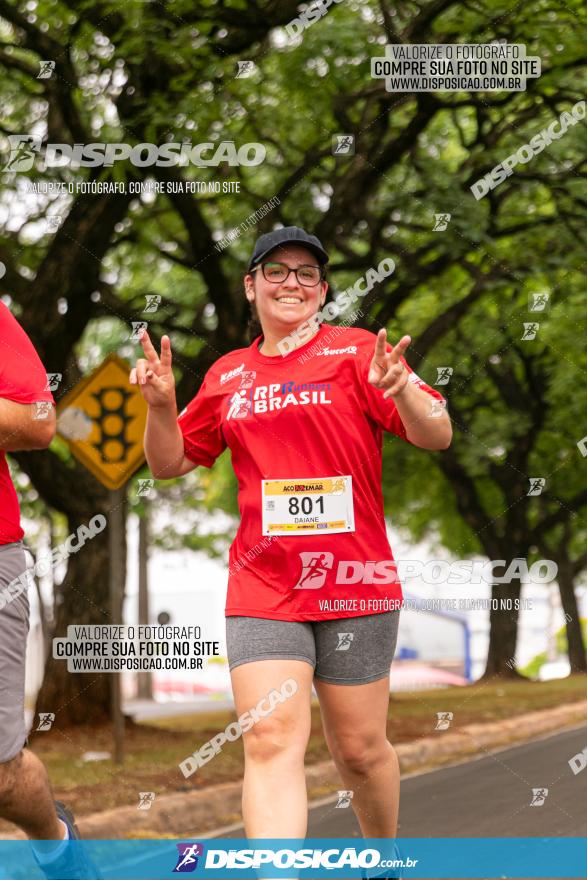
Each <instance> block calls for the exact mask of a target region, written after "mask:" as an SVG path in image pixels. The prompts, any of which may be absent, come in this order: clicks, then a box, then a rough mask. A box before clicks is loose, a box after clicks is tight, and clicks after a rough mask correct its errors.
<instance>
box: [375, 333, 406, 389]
mask: <svg viewBox="0 0 587 880" xmlns="http://www.w3.org/2000/svg"><path fill="white" fill-rule="evenodd" d="M411 341H412V340H411V337H410V336H402V338H401V339H400V341H399V342H398V344H397V345H396V346H394V349H393V351H391V352H388V351H386V350H385V344H386V342H387V330H386V329H385V327H383V328H382V329H381V330H380V331H379V333H378V334H377V341H376V342H375V353H374V354H373V360H372V361H371V365H370V367H369V375H368V381H369V383H370V384H371V385H374V386H375V388H382V389H384V391H385V393H384V395H383V396H384V397H395V396H397V395H398V394H401V393H402V391H403V390H404V388H405V387H406V385H407V384H408V382H409V373H408V371H407V370H406V368H405V367H404V365H403V364H402V362H401V361H400V357H401V356H402V355H403V353H404V351H405V350H406V349H407V347H408V345H409V344H410V342H411Z"/></svg>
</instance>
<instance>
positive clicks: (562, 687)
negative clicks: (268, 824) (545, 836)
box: [0, 675, 587, 830]
mask: <svg viewBox="0 0 587 880" xmlns="http://www.w3.org/2000/svg"><path fill="white" fill-rule="evenodd" d="M585 699H587V676H579V675H575V676H571V677H569V678H567V679H560V680H557V681H550V682H530V681H522V682H517V681H516V682H490V683H483V684H476V685H471V686H469V687H454V688H442V689H435V690H428V691H417V692H412V693H401V694H395V695H393V696H392V697H391V700H390V706H389V712H388V728H387V729H388V738H389V740H390V742H392V743H394V744H397V743H401V742H410V741H413V740H416V739H418V738H420V737H423V736H430V735H433V733H434V728H435V726H436V721H437V715H436V713H437V712H452V713H453V716H454V717H453V720H452V722H451V727H450V729H451V730H458V729H459V728H461V727H463V726H464V725H467V724H471V723H479V722H487V721H496V720H499V719H500V718H511V717H513V716H515V715H519V714H522V713H524V712H531V711H536V710H539V709H546V708H553V707H556V706H560V705H562V704H563V703H572V702H578V701H580V700H585ZM235 718H236V716H235V714H234V713H233V712H228V711H218V712H208V713H205V714H202V715H184V716H180V717H175V718H169V719H161V720H158V721H151V722H149V724H148V725H147V724H137V725H129V726H128V727H127V731H126V746H125V747H126V759H125V763H124V766H123V767H122V768H120V767H116V766H115V765H114V764H113V763H112V762H111V761H99V762H85V761H83V760H82V755H83V754H84V753H85V752H88V751H109V750H110V748H111V742H112V740H111V731H110V728H109V727H107V726H105V727H103V728H95V727H93V728H68V729H66V730H65V731H60V730H59V727H58V725H56V726H54V727H53V729H52V730H51V731H49V732H47V733H40V734H37V735H36V736H35V737H34V739H33V741H32V748H33V750H34V751H35V752H36V753H37V754H38V756H39V757H40V758H41V760H42V761H43V762H44V764H45V766H46V767H47V770H48V771H49V776H50V778H51V781H52V784H53V787H54V789H55V793H56V796H57V797H59V798H63V799H64V800H67V802H68V804H70V805H71V806H72V807H73V808H74V810H75V811H76V813H77V814H78V815H84V814H88V813H92V812H98V811H101V810H105V809H109V808H111V807H115V806H123V805H136V804H138V802H139V792H140V791H154V792H155V793H156V794H158V795H163V794H172V793H174V792H179V791H192V790H196V789H202V788H205V787H206V786H209V785H214V784H216V783H219V782H230V781H235V780H239V779H241V778H242V769H243V750H242V742H241V741H240V740H237V741H236V742H233V743H230V742H227V743H226V745H225V746H224V747H223V748H222V751H221V752H220V754H218V755H217V756H216V757H215V758H213V759H212V760H211V761H210V762H209V763H208V764H206V765H204V766H203V767H202V768H200V769H199V770H198V772H197V773H195V774H194V775H193V776H191V777H190V778H189V779H184V777H183V776H182V774H181V773H180V771H179V768H178V764H179V762H180V761H182V760H183V759H184V758H186V757H187V756H188V755H189V754H190V753H191V752H193V751H194V750H196V749H198V748H200V747H201V746H202V745H203V744H204V743H205V742H207V740H209V739H211V738H212V737H213V736H214V735H215V734H217V733H219V732H220V731H222V730H224V728H225V727H226V726H227V724H229V723H230V722H231V721H234V720H235ZM328 757H329V754H328V750H327V748H326V744H325V742H324V735H323V732H322V723H321V719H320V711H319V708H318V705H317V704H315V705H313V706H312V728H311V734H310V742H309V744H308V750H307V754H306V762H307V764H314V763H318V762H319V761H323V760H326V759H327V758H328ZM9 827H10V826H7V825H1V824H0V830H2V829H4V830H9Z"/></svg>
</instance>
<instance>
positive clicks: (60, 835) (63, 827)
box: [0, 301, 96, 878]
mask: <svg viewBox="0 0 587 880" xmlns="http://www.w3.org/2000/svg"><path fill="white" fill-rule="evenodd" d="M55 426H56V419H55V406H54V400H53V395H52V394H51V392H50V391H49V390H48V381H47V374H46V372H45V368H44V367H43V364H42V363H41V361H40V359H39V356H38V354H37V352H36V351H35V349H34V347H33V344H32V342H31V341H30V339H29V337H28V336H27V334H26V333H25V331H24V330H23V328H22V327H21V326H20V324H19V323H18V321H17V320H16V318H15V317H14V316H13V315H12V313H11V312H10V310H9V309H8V308H7V306H6V305H5V304H4V303H3V302H1V301H0V818H2V819H5V820H7V821H9V822H13V823H14V824H15V825H17V826H18V827H19V828H21V829H22V830H23V831H24V832H25V834H26V835H27V836H28V837H29V839H30V840H31V841H33V851H34V855H35V858H36V859H37V861H38V863H39V866H40V867H41V869H42V870H43V872H44V873H45V875H46V876H47V877H49V878H53V877H54V878H61V877H64V876H68V877H71V876H74V875H73V874H72V873H70V872H71V870H72V869H78V868H79V869H80V871H83V872H84V873H83V874H82V873H80V874H79V875H78V876H84V877H86V876H87V877H89V878H93V877H95V876H96V874H95V873H93V872H92V871H91V870H90V868H91V866H90V865H89V863H87V861H86V860H85V858H84V857H83V854H81V855H78V854H77V853H73V852H72V851H70V849H71V848H69V847H68V846H67V843H66V841H68V840H69V839H72V838H74V837H78V836H79V833H78V831H77V828H76V826H75V822H74V819H73V816H72V814H71V812H70V811H69V810H68V809H67V808H66V807H65V806H64V805H63V804H61V803H59V802H57V803H56V802H54V800H53V794H52V791H51V786H50V783H49V779H48V776H47V771H46V770H45V767H44V766H43V764H42V763H41V761H40V760H39V758H38V757H37V756H36V755H35V754H34V753H33V752H31V751H30V749H28V748H26V741H27V730H26V724H25V715H24V697H25V660H26V644H27V637H28V631H29V600H28V595H27V585H28V580H29V578H30V577H31V574H30V568H29V566H27V559H26V551H25V545H24V543H23V540H22V539H23V537H24V531H23V529H22V527H21V524H20V509H19V503H18V497H17V494H16V490H15V488H14V484H13V482H12V479H11V477H10V472H9V470H8V463H7V461H6V453H7V452H20V451H25V452H28V451H31V450H34V449H45V448H46V447H47V446H49V444H50V443H51V440H52V439H53V437H54V435H55ZM27 569H28V570H27ZM64 871H67V872H68V873H63V872H64Z"/></svg>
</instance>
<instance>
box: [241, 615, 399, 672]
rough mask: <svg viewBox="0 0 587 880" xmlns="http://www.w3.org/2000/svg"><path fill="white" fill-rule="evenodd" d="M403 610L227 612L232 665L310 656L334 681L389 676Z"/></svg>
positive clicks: (320, 670) (319, 670) (311, 660)
mask: <svg viewBox="0 0 587 880" xmlns="http://www.w3.org/2000/svg"><path fill="white" fill-rule="evenodd" d="M399 616H400V611H399V610H397V611H384V612H382V613H381V614H367V615H365V616H363V617H343V618H340V619H337V620H315V621H308V622H306V621H297V620H268V619H267V618H265V617H232V616H231V617H227V618H226V643H227V647H228V666H229V668H230V669H231V670H232V669H234V668H235V667H237V666H240V665H241V664H242V663H251V662H252V661H254V660H305V661H306V662H307V663H310V664H311V665H312V666H313V667H314V670H315V672H314V676H315V678H317V679H319V680H320V681H326V682H330V683H331V684H366V683H367V682H370V681H377V679H379V678H387V677H388V676H389V670H390V668H391V661H392V660H393V655H394V653H395V646H396V643H397V631H398V626H399Z"/></svg>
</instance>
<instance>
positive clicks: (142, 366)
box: [129, 331, 197, 480]
mask: <svg viewBox="0 0 587 880" xmlns="http://www.w3.org/2000/svg"><path fill="white" fill-rule="evenodd" d="M141 345H142V346H143V351H144V352H145V358H139V360H138V361H137V365H136V367H134V368H133V369H132V370H131V371H130V377H129V378H130V384H131V385H138V386H139V389H140V391H141V394H142V395H143V397H144V399H145V401H146V402H147V406H148V407H149V411H148V414H147V427H146V430H145V441H144V445H145V455H146V457H147V463H148V465H149V468H150V469H151V473H152V474H153V476H154V477H155V479H156V480H170V479H172V477H181V476H183V475H184V474H187V473H188V472H189V471H191V470H193V469H194V468H195V467H197V465H196V464H194V462H193V461H190V459H189V458H187V456H186V455H185V453H184V446H183V435H182V433H181V430H180V428H179V425H178V424H177V404H176V402H175V379H174V376H173V370H172V369H171V342H170V340H169V337H168V336H163V337H162V339H161V357H159V356H158V355H157V352H156V351H155V349H154V347H153V343H152V342H151V340H150V339H149V335H148V333H147V332H146V331H145V332H143V334H142V335H141Z"/></svg>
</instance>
